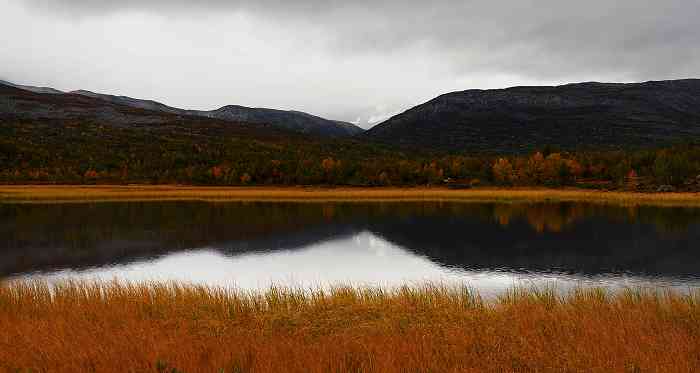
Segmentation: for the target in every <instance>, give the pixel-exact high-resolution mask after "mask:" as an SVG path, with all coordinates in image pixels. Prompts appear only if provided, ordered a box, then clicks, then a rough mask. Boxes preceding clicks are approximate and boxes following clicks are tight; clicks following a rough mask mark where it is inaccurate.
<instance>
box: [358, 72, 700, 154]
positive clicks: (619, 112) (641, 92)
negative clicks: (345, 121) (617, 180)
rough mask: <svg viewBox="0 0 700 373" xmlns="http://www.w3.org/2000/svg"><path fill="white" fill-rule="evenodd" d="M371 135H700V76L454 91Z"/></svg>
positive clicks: (530, 144) (610, 140) (431, 141)
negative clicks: (669, 79)
mask: <svg viewBox="0 0 700 373" xmlns="http://www.w3.org/2000/svg"><path fill="white" fill-rule="evenodd" d="M365 136H366V137H367V138H368V139H372V140H375V141H379V142H384V143H389V144H395V145H405V146H414V147H428V148H435V149H444V150H456V151H487V152H522V151H527V150H531V149H533V148H535V147H541V146H544V145H558V146H561V147H563V148H575V147H595V146H604V147H608V146H609V147H618V146H645V145H658V144H663V143H670V142H676V141H682V140H688V139H700V80H698V79H687V80H673V81H656V82H646V83H635V84H616V83H580V84H568V85H563V86H557V87H514V88H508V89H495V90H467V91H461V92H453V93H448V94H445V95H442V96H439V97H437V98H435V99H433V100H431V101H429V102H427V103H425V104H422V105H419V106H416V107H414V108H412V109H410V110H408V111H406V112H404V113H402V114H399V115H396V116H394V117H392V118H390V119H389V120H387V121H385V122H383V123H381V124H379V125H377V126H375V127H374V128H372V129H370V130H368V131H367V132H366V133H365Z"/></svg>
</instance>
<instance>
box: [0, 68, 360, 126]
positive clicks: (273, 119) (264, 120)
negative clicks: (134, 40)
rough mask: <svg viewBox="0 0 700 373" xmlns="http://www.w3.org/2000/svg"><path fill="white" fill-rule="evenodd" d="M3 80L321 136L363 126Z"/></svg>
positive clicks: (302, 115) (304, 115)
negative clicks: (190, 106) (176, 104)
mask: <svg viewBox="0 0 700 373" xmlns="http://www.w3.org/2000/svg"><path fill="white" fill-rule="evenodd" d="M0 84H2V85H6V86H9V87H13V88H17V89H22V90H25V91H29V92H33V93H38V94H55V95H77V96H83V97H90V98H93V99H98V100H102V101H105V102H108V103H111V104H115V105H122V106H128V107H131V108H136V109H143V110H148V111H153V112H162V113H167V114H173V115H179V116H196V117H204V118H211V119H217V120H223V121H229V122H247V123H253V124H269V125H273V126H277V127H280V128H282V129H286V130H291V131H295V132H299V133H302V134H309V135H316V136H322V137H339V138H340V137H352V136H355V135H357V134H359V133H361V132H363V131H364V130H363V129H361V128H360V127H357V126H355V125H353V124H351V123H347V122H341V121H335V120H330V119H325V118H322V117H319V116H315V115H312V114H309V113H305V112H301V111H291V110H290V111H285V110H277V109H267V108H250V107H245V106H240V105H226V106H222V107H220V108H218V109H215V110H208V111H207V110H189V109H181V108H176V107H172V106H168V105H165V104H163V103H160V102H157V101H154V100H149V99H138V98H133V97H129V96H123V95H109V94H103V93H97V92H92V91H88V90H82V89H81V90H75V91H70V92H62V91H59V90H56V89H53V88H49V87H34V86H24V85H19V84H14V83H10V82H7V81H2V80H0Z"/></svg>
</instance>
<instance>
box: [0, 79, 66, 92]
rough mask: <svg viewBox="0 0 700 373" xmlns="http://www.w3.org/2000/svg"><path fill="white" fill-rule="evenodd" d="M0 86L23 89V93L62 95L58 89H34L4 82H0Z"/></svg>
mask: <svg viewBox="0 0 700 373" xmlns="http://www.w3.org/2000/svg"><path fill="white" fill-rule="evenodd" d="M0 85H7V86H10V87H15V88H19V89H23V90H25V91H29V92H34V93H48V94H62V93H63V92H62V91H59V90H58V89H53V88H50V87H34V86H31V85H20V84H14V83H10V82H7V81H4V80H0Z"/></svg>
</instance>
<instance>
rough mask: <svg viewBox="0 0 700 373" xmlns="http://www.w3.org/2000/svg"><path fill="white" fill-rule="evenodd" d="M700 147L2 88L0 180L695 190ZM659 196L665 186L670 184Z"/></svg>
mask: <svg viewBox="0 0 700 373" xmlns="http://www.w3.org/2000/svg"><path fill="white" fill-rule="evenodd" d="M698 175H700V147H698V146H695V145H692V144H686V145H676V146H674V147H672V148H647V149H640V150H634V151H623V150H614V151H613V150H594V151H576V152H572V151H562V150H557V149H556V148H553V147H543V148H542V150H541V151H533V152H531V153H529V154H522V155H509V156H504V155H489V154H486V153H470V152H466V151H463V152H443V151H434V150H425V151H415V150H411V151H406V150H404V149H402V148H397V147H390V146H386V145H382V144H376V143H371V142H364V141H361V139H334V138H323V137H318V136H307V135H303V134H300V133H298V132H294V131H288V130H284V129H280V128H279V127H278V126H274V125H265V124H254V123H245V122H230V121H223V120H218V119H215V118H205V117H199V116H187V115H178V114H172V113H166V112H162V111H153V110H146V109H143V108H134V107H131V106H126V105H119V104H116V103H112V102H108V101H105V100H101V99H96V98H92V97H87V96H83V95H76V94H41V93H34V92H29V91H26V90H22V89H17V88H14V87H9V86H2V85H0V183H5V184H24V183H60V184H94V183H101V184H128V183H149V184H159V183H160V184H163V183H181V184H196V185H309V184H315V185H354V186H375V185H376V186H379V185H395V186H412V185H426V184H427V185H438V184H445V183H447V184H450V185H459V186H466V187H468V186H472V185H484V184H486V185H507V186H519V185H522V186H531V185H546V186H561V185H576V186H582V187H594V188H605V189H619V188H629V189H634V190H657V188H658V187H659V186H662V185H663V186H672V187H673V188H676V189H681V190H697V189H698V188H699V185H698V184H699V183H700V180H699V179H698ZM664 190H668V188H665V189H664Z"/></svg>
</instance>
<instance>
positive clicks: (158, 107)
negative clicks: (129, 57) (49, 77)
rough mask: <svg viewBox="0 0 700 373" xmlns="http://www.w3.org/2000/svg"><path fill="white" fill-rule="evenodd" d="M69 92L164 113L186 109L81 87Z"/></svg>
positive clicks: (174, 112) (182, 111)
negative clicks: (91, 90)
mask: <svg viewBox="0 0 700 373" xmlns="http://www.w3.org/2000/svg"><path fill="white" fill-rule="evenodd" d="M69 93H71V94H75V95H81V96H87V97H92V98H96V99H101V100H104V101H108V102H111V103H113V104H117V105H125V106H130V107H134V108H139V109H146V110H153V111H162V112H164V113H170V114H184V113H185V112H186V110H182V109H178V108H174V107H170V106H168V105H165V104H161V103H160V102H156V101H153V100H140V99H136V98H131V97H127V96H113V95H106V94H102V93H95V92H90V91H86V90H83V89H81V90H77V91H72V92H69Z"/></svg>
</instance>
